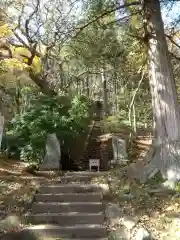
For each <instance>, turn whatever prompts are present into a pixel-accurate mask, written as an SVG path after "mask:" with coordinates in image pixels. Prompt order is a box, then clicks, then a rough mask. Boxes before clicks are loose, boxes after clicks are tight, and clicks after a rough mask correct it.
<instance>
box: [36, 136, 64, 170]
mask: <svg viewBox="0 0 180 240" xmlns="http://www.w3.org/2000/svg"><path fill="white" fill-rule="evenodd" d="M60 161H61V149H60V143H59V141H58V139H57V136H56V134H55V133H53V134H49V135H48V136H47V141H46V154H45V157H44V160H43V162H42V164H41V165H40V168H39V170H40V171H51V170H59V169H60Z"/></svg>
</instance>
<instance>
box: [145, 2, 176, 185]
mask: <svg viewBox="0 0 180 240" xmlns="http://www.w3.org/2000/svg"><path fill="white" fill-rule="evenodd" d="M144 16H145V24H146V27H145V29H146V33H147V34H148V72H149V82H150V88H151V94H152V106H153V114H154V119H155V121H156V131H157V136H158V143H157V145H158V148H159V150H158V151H157V152H156V154H155V155H154V159H153V164H152V165H153V166H156V167H158V168H160V170H161V173H162V175H163V177H164V178H167V179H168V180H169V181H171V180H172V181H173V182H176V181H177V180H180V112H179V106H178V100H177V93H176V86H175V81H174V76H173V71H172V66H171V62H170V58H169V54H168V47H167V42H166V39H165V35H164V26H163V21H162V17H161V11H160V3H159V0H145V1H144ZM159 154H160V155H159Z"/></svg>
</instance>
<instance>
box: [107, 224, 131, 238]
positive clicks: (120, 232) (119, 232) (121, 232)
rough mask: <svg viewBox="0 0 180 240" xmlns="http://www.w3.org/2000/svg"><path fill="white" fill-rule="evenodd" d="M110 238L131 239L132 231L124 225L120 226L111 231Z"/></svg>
mask: <svg viewBox="0 0 180 240" xmlns="http://www.w3.org/2000/svg"><path fill="white" fill-rule="evenodd" d="M109 239H111V240H130V232H129V231H128V230H127V229H126V228H125V227H124V226H121V227H118V228H116V230H114V231H110V233H109Z"/></svg>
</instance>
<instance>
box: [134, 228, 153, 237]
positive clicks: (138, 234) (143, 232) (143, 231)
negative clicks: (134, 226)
mask: <svg viewBox="0 0 180 240" xmlns="http://www.w3.org/2000/svg"><path fill="white" fill-rule="evenodd" d="M135 239H136V240H152V237H151V234H150V233H149V232H148V231H147V230H146V229H145V228H143V227H141V228H139V229H138V230H137V232H136V237H135Z"/></svg>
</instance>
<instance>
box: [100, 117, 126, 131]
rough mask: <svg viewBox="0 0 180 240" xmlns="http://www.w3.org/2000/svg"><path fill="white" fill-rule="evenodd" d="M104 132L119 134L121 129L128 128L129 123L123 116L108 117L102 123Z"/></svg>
mask: <svg viewBox="0 0 180 240" xmlns="http://www.w3.org/2000/svg"><path fill="white" fill-rule="evenodd" d="M101 124H102V128H103V131H104V132H111V133H117V132H120V131H121V129H123V128H127V127H129V126H128V122H127V121H126V120H125V119H124V118H123V117H122V116H121V115H118V116H108V117H106V118H104V119H103V120H102V121H101Z"/></svg>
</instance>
